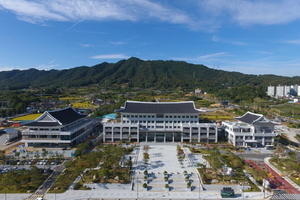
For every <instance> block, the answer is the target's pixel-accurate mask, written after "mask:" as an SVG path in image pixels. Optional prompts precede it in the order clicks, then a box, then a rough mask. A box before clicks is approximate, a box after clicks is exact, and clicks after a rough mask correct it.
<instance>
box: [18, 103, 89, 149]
mask: <svg viewBox="0 0 300 200" xmlns="http://www.w3.org/2000/svg"><path fill="white" fill-rule="evenodd" d="M24 126H26V127H28V128H27V129H26V130H24V131H22V142H24V143H25V146H38V147H73V146H75V145H76V144H78V143H81V142H83V141H84V139H86V138H87V137H88V136H89V135H90V134H91V133H93V122H92V121H91V120H90V119H88V118H87V117H86V115H82V114H79V113H78V112H77V111H76V110H74V109H73V108H71V107H67V108H64V109H60V110H54V111H46V112H44V113H43V114H42V115H41V116H40V117H38V118H37V119H36V120H34V121H33V122H30V123H27V124H24Z"/></svg>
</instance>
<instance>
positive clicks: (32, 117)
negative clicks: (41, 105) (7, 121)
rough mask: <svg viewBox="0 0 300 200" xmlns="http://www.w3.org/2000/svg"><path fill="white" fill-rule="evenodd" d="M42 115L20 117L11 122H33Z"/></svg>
mask: <svg viewBox="0 0 300 200" xmlns="http://www.w3.org/2000/svg"><path fill="white" fill-rule="evenodd" d="M41 114H42V113H38V114H30V115H25V116H22V117H16V118H13V119H12V120H13V121H21V120H35V119H36V118H38V117H39V116H41Z"/></svg>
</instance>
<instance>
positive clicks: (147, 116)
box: [123, 115, 198, 119]
mask: <svg viewBox="0 0 300 200" xmlns="http://www.w3.org/2000/svg"><path fill="white" fill-rule="evenodd" d="M123 117H127V118H195V119H196V118H198V116H197V115H165V116H163V115H156V116H155V115H123Z"/></svg>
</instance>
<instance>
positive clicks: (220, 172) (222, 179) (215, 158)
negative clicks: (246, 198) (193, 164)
mask: <svg viewBox="0 0 300 200" xmlns="http://www.w3.org/2000/svg"><path fill="white" fill-rule="evenodd" d="M197 152H199V153H202V154H205V155H204V156H203V157H204V158H205V159H206V161H207V162H208V163H209V164H210V166H211V167H210V168H207V167H206V165H203V164H200V165H199V168H198V171H199V173H200V175H201V178H202V181H203V183H204V184H223V185H230V184H240V185H250V186H251V190H250V191H260V190H259V188H258V187H257V186H256V185H255V184H253V183H252V182H251V181H250V180H249V179H248V177H246V176H245V174H244V172H243V170H244V169H246V170H247V165H246V164H245V163H244V162H243V160H242V159H241V158H239V157H238V156H236V155H235V154H233V153H231V152H230V151H224V150H221V151H219V150H218V149H211V150H210V149H203V150H197ZM250 173H251V172H250Z"/></svg>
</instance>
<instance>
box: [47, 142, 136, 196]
mask: <svg viewBox="0 0 300 200" xmlns="http://www.w3.org/2000/svg"><path fill="white" fill-rule="evenodd" d="M84 146H85V145H82V147H80V148H79V149H80V153H78V152H77V153H76V152H75V155H77V157H76V158H75V159H74V160H72V161H70V162H69V163H67V164H66V170H65V171H64V172H63V173H62V175H61V176H60V177H59V178H58V179H57V181H56V182H55V184H54V185H53V186H52V187H51V189H50V191H49V192H64V191H65V190H67V189H68V188H69V186H70V185H71V183H72V182H74V180H75V179H76V177H77V176H78V175H80V176H81V180H80V181H79V182H78V183H77V184H76V186H75V188H74V189H86V188H85V187H83V185H84V183H91V182H92V183H117V182H118V183H129V182H130V172H131V167H132V162H131V160H128V161H126V162H124V165H123V167H122V166H121V165H120V163H119V162H120V160H121V158H122V157H123V156H124V155H125V154H129V153H130V152H131V151H132V150H133V147H130V148H124V147H121V146H115V145H107V146H102V145H100V146H98V147H96V150H93V151H92V152H90V153H87V151H83V149H84ZM86 147H87V148H88V145H86ZM97 166H99V167H100V168H99V169H97V170H94V169H93V168H96V167H97ZM86 168H89V169H90V170H88V171H87V172H86V173H82V172H83V171H84V170H85V169H86ZM116 177H118V178H116Z"/></svg>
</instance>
